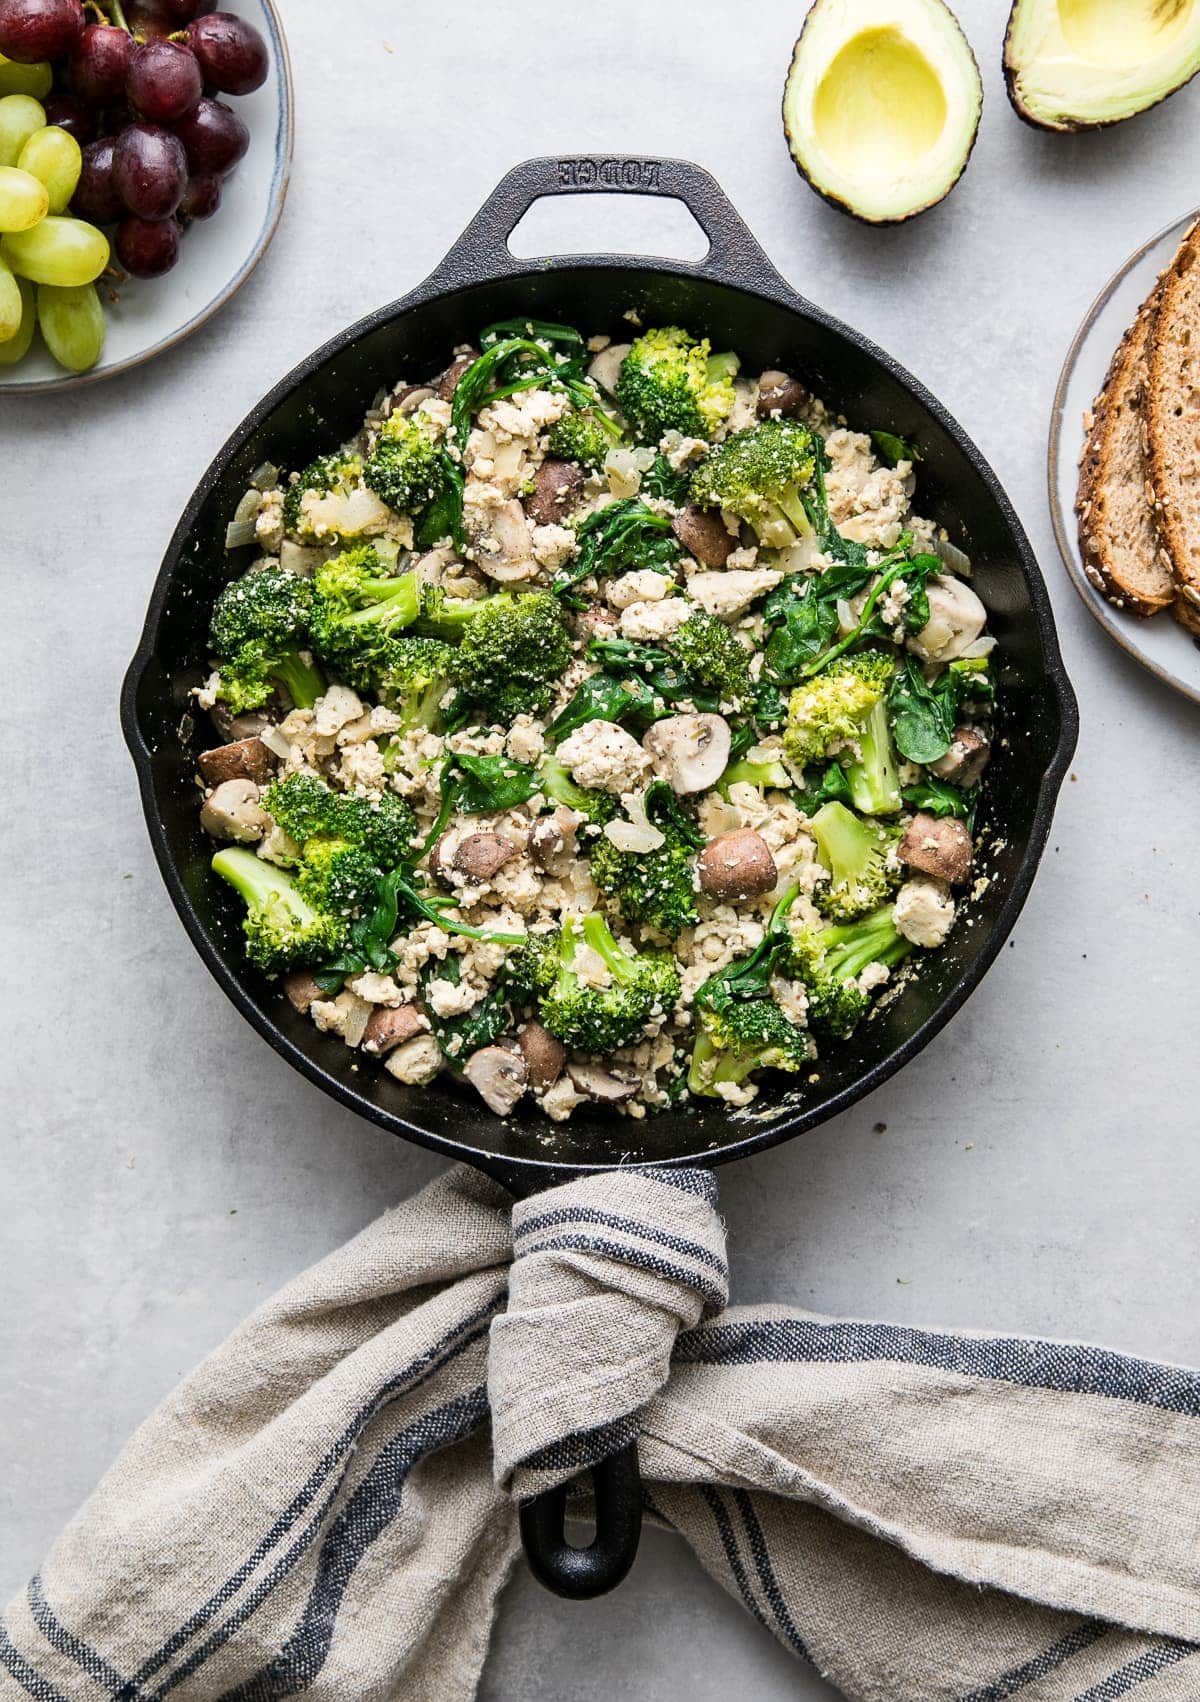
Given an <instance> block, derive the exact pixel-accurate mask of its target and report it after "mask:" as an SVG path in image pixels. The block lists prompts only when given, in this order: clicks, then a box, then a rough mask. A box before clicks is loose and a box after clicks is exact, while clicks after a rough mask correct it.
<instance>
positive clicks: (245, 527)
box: [225, 520, 258, 550]
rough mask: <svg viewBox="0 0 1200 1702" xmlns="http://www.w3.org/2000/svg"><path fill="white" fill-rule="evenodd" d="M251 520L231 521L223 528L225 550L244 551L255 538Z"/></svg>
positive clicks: (255, 534)
mask: <svg viewBox="0 0 1200 1702" xmlns="http://www.w3.org/2000/svg"><path fill="white" fill-rule="evenodd" d="M257 536H258V533H257V531H256V530H255V527H254V522H253V520H231V521H230V522H229V524H228V526H227V527H226V528H225V548H226V549H227V550H240V549H244V548H245V546H246V545H247V544H252V543H253V542H254V541H255V539H256V538H257Z"/></svg>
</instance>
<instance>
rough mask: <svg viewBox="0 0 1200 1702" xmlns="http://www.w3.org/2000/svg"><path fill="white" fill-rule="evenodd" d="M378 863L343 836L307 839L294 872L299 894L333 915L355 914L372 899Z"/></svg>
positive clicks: (368, 905)
mask: <svg viewBox="0 0 1200 1702" xmlns="http://www.w3.org/2000/svg"><path fill="white" fill-rule="evenodd" d="M379 874H380V871H379V866H378V865H377V864H376V862H375V861H374V859H373V858H372V857H369V856H368V855H367V853H366V852H365V851H364V850H363V849H362V847H361V846H358V845H351V844H350V843H349V842H348V841H347V840H345V839H310V840H309V842H308V844H307V845H306V846H305V847H304V853H303V856H302V858H301V862H300V866H299V868H298V869H297V871H296V886H297V888H298V889H299V891H300V894H301V896H302V897H304V898H306V899H307V900H308V902H309V903H310V904H311V905H313V906H314V907H315V908H316V909H318V910H327V911H330V912H331V913H332V914H333V915H335V916H357V915H358V914H360V912H361V911H363V910H366V909H368V908H369V907H370V906H371V905H372V904H373V903H374V901H375V888H376V885H377V883H378V881H379Z"/></svg>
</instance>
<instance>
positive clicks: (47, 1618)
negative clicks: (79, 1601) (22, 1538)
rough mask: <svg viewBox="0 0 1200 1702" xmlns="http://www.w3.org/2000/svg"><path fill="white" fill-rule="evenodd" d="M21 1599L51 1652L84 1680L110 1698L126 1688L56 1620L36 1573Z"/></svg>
mask: <svg viewBox="0 0 1200 1702" xmlns="http://www.w3.org/2000/svg"><path fill="white" fill-rule="evenodd" d="M25 1597H26V1601H27V1602H28V1604H29V1612H30V1615H31V1617H32V1619H33V1623H34V1624H35V1625H36V1626H37V1628H38V1630H39V1631H40V1632H41V1634H42V1636H43V1637H44V1638H45V1639H46V1641H47V1643H49V1645H50V1647H51V1648H52V1649H54V1650H55V1651H56V1652H57V1653H58V1654H60V1655H66V1657H67V1659H68V1660H72V1661H74V1662H75V1664H76V1666H78V1667H82V1668H83V1670H84V1672H85V1673H87V1675H88V1677H89V1678H91V1679H94V1680H95V1682H96V1683H97V1684H101V1685H103V1686H104V1688H105V1690H107V1691H108V1692H109V1694H110V1695H112V1696H116V1695H118V1694H119V1693H120V1692H121V1691H122V1690H125V1689H126V1688H127V1685H126V1681H125V1679H123V1678H122V1677H121V1674H120V1673H119V1672H118V1671H117V1670H116V1668H115V1667H111V1666H109V1664H108V1662H107V1661H106V1660H105V1659H104V1656H103V1655H99V1654H97V1653H96V1651H95V1649H89V1648H88V1646H87V1644H86V1643H84V1642H83V1641H82V1640H81V1639H80V1638H78V1637H76V1636H75V1635H74V1634H73V1633H72V1632H70V1631H68V1630H67V1628H66V1626H65V1625H63V1624H62V1623H61V1622H60V1621H59V1620H58V1619H57V1618H56V1616H55V1613H54V1610H53V1609H52V1608H51V1606H50V1603H49V1602H48V1601H47V1600H46V1592H45V1589H44V1588H43V1585H42V1579H41V1575H40V1573H36V1572H35V1573H34V1575H33V1577H32V1578H31V1579H30V1580H29V1588H28V1589H27V1590H26V1592H25Z"/></svg>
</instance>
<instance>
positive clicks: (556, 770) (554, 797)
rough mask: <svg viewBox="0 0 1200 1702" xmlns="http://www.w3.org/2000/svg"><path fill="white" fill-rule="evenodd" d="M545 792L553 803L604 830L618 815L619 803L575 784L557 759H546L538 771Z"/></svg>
mask: <svg viewBox="0 0 1200 1702" xmlns="http://www.w3.org/2000/svg"><path fill="white" fill-rule="evenodd" d="M538 777H539V779H540V781H541V787H542V792H543V793H544V794H545V796H546V797H547V798H549V799H550V800H551V802H553V803H555V804H562V805H564V806H565V807H566V808H567V809H569V810H575V811H576V812H577V813H578V814H579V815H581V816H583V817H584V818H585V819H586V820H587V821H589V822H594V823H595V824H596V825H597V826H600V827H602V826H603V825H604V823H605V822H606V821H611V820H612V819H613V817H614V816H615V815H616V813H617V807H618V806H617V801H616V799H615V798H613V797H610V795H609V794H608V793H607V792H593V791H589V790H588V788H587V787H585V786H578V785H576V783H575V781H574V780H573V779H572V778H571V775H570V773H569V772H568V770H567V769H566V768H565V767H564V766H563V764H562V763H561V762H560V761H559V760H558V758H557V757H556V756H549V755H547V756H544V757H543V758H542V761H541V765H540V767H539V769H538Z"/></svg>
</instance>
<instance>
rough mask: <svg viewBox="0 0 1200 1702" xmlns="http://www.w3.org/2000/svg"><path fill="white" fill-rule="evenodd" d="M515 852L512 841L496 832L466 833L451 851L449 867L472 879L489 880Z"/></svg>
mask: <svg viewBox="0 0 1200 1702" xmlns="http://www.w3.org/2000/svg"><path fill="white" fill-rule="evenodd" d="M516 854H517V848H516V846H515V845H514V844H513V843H512V841H511V840H509V839H504V838H502V837H501V835H500V834H498V833H468V834H467V836H466V838H465V839H460V840H459V842H458V844H457V845H456V846H455V847H454V850H453V851H452V852H451V854H450V867H451V868H452V869H455V870H457V872H458V873H459V874H460V875H467V876H468V877H469V878H470V879H471V880H473V881H490V880H491V878H492V876H493V875H495V874H498V873H499V871H500V870H501V869H502V868H503V867H504V865H505V863H507V862H508V861H509V860H510V859H511V858H513V857H515V856H516Z"/></svg>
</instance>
